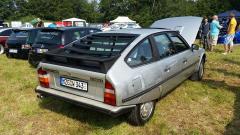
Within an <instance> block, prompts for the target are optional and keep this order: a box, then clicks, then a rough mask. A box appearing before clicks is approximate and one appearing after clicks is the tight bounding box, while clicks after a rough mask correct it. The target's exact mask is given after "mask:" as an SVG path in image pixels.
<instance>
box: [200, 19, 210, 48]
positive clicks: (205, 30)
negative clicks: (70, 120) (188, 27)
mask: <svg viewBox="0 0 240 135" xmlns="http://www.w3.org/2000/svg"><path fill="white" fill-rule="evenodd" d="M209 31H210V24H209V23H208V19H207V18H205V19H204V22H203V23H202V26H201V39H202V43H203V48H204V49H205V50H207V49H210V47H209Z"/></svg>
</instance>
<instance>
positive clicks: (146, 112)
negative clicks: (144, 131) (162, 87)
mask: <svg viewBox="0 0 240 135" xmlns="http://www.w3.org/2000/svg"><path fill="white" fill-rule="evenodd" d="M153 106H154V103H153V102H147V103H144V104H141V106H140V116H141V118H142V119H144V120H146V119H148V118H149V116H150V115H151V113H152V111H153Z"/></svg>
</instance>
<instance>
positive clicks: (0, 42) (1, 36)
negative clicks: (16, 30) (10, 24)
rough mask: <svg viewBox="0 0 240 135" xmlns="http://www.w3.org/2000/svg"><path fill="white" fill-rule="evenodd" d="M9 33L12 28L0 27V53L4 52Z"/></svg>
mask: <svg viewBox="0 0 240 135" xmlns="http://www.w3.org/2000/svg"><path fill="white" fill-rule="evenodd" d="M11 34H12V28H2V29H0V54H3V53H4V48H5V43H6V41H7V39H8V37H9V36H10V35H11Z"/></svg>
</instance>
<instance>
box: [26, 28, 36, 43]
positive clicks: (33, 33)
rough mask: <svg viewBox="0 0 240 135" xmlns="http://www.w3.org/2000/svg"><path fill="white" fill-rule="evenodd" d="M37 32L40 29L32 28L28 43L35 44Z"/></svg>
mask: <svg viewBox="0 0 240 135" xmlns="http://www.w3.org/2000/svg"><path fill="white" fill-rule="evenodd" d="M37 32H38V30H31V31H30V32H29V36H28V37H27V43H28V44H33V43H34V41H35V39H36V36H37Z"/></svg>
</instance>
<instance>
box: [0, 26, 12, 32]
mask: <svg viewBox="0 0 240 135" xmlns="http://www.w3.org/2000/svg"><path fill="white" fill-rule="evenodd" d="M10 29H12V28H9V27H8V28H1V29H0V32H3V31H5V30H10Z"/></svg>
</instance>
